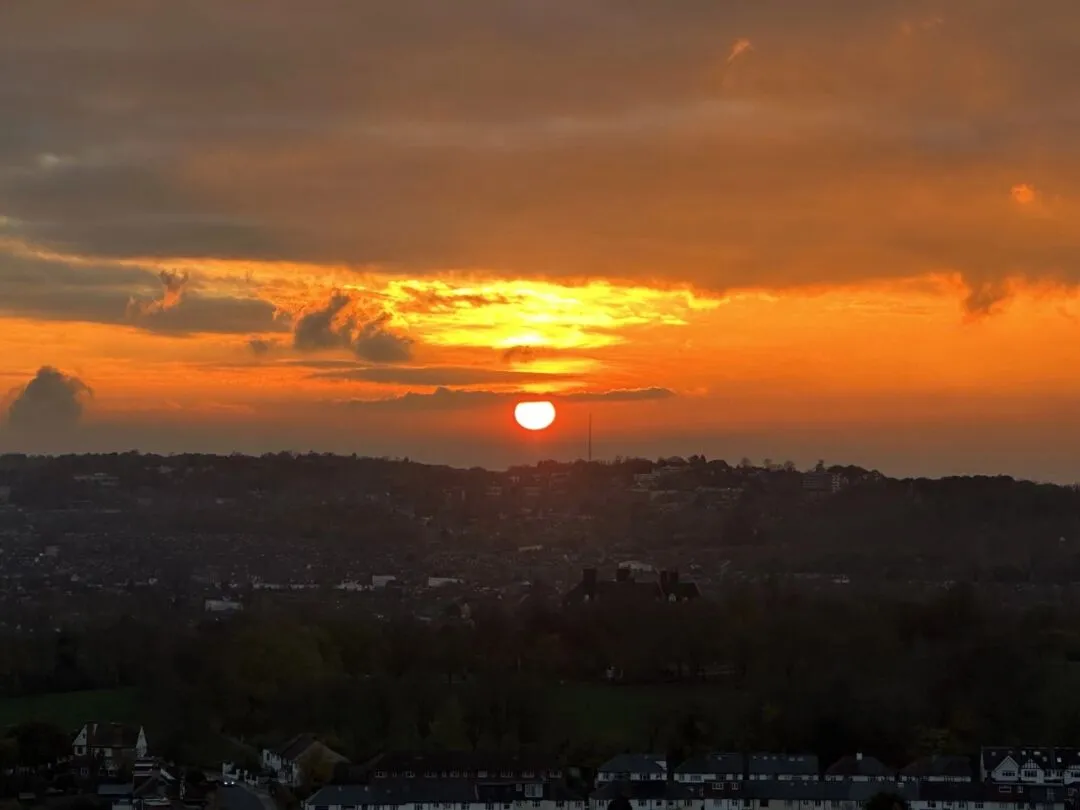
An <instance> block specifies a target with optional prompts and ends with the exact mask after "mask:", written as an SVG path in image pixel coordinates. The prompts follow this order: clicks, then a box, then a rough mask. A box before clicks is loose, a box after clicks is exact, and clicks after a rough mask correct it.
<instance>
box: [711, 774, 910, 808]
mask: <svg viewBox="0 0 1080 810" xmlns="http://www.w3.org/2000/svg"><path fill="white" fill-rule="evenodd" d="M882 787H883V786H882V784H881V783H880V782H877V783H875V782H853V781H849V780H842V781H836V782H819V781H810V780H802V779H758V780H747V781H744V782H735V783H727V782H725V783H721V784H719V785H715V786H713V785H709V786H706V788H705V796H706V797H707V798H730V799H775V800H778V801H799V802H801V801H827V802H859V803H863V802H865V801H866V800H867V799H870V798H871V797H873V796H875V795H876V794H878V793H880V792H881V791H882ZM888 791H889V792H890V793H897V794H899V795H900V796H902V797H903V798H904V799H906V800H908V801H912V800H914V799H916V798H918V797H919V785H918V784H917V783H914V782H902V783H899V784H896V785H889V786H888Z"/></svg>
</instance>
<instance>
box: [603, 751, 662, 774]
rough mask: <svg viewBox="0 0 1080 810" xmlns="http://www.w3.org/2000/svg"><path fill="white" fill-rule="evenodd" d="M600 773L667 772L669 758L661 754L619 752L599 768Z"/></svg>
mask: <svg viewBox="0 0 1080 810" xmlns="http://www.w3.org/2000/svg"><path fill="white" fill-rule="evenodd" d="M597 771H599V772H600V773H652V774H666V773H667V760H666V759H665V758H664V757H663V756H661V755H659V754H619V755H618V756H614V757H612V758H611V759H609V760H608V761H607V762H605V763H604V764H603V765H601V766H600V767H599V768H597Z"/></svg>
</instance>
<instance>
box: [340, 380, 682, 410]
mask: <svg viewBox="0 0 1080 810" xmlns="http://www.w3.org/2000/svg"><path fill="white" fill-rule="evenodd" d="M523 396H529V397H530V398H534V399H535V398H543V399H549V400H552V401H553V402H556V403H558V402H567V403H573V402H581V403H584V402H592V403H605V402H609V403H617V402H643V401H647V400H662V399H670V398H672V397H674V396H675V392H674V391H672V390H670V389H667V388H636V389H616V390H611V391H578V392H572V393H566V394H543V395H541V394H528V395H524V394H522V393H521V392H512V393H511V392H502V391H475V390H462V389H457V388H448V387H445V386H440V387H438V388H436V389H435V390H434V391H431V392H430V393H418V392H415V391H410V392H408V393H406V394H402V395H401V396H396V397H388V398H385V399H355V400H349V401H347V402H345V403H344V404H345V405H347V406H348V407H350V408H358V409H372V410H391V411H393V410H440V409H447V410H449V409H459V408H472V407H483V406H486V405H491V404H495V403H498V402H503V401H513V400H519V399H521V398H522V397H523Z"/></svg>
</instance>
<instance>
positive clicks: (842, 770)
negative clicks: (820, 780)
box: [825, 752, 895, 782]
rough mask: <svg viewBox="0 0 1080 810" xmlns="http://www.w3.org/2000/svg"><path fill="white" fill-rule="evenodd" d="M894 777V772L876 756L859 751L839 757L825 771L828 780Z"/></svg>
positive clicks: (855, 780)
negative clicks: (865, 754) (869, 755)
mask: <svg viewBox="0 0 1080 810" xmlns="http://www.w3.org/2000/svg"><path fill="white" fill-rule="evenodd" d="M894 778H895V772H894V771H893V770H892V768H889V767H887V766H886V765H885V764H884V763H883V762H882V761H881V760H880V759H877V758H876V757H868V756H864V755H863V754H862V753H861V752H860V753H858V754H854V755H849V756H846V757H841V758H840V759H838V760H837V761H836V762H834V763H833V764H832V765H830V766H829V767H828V769H827V770H826V771H825V780H826V781H829V782H833V781H839V780H843V779H847V780H850V781H853V782H889V781H892V780H893V779H894Z"/></svg>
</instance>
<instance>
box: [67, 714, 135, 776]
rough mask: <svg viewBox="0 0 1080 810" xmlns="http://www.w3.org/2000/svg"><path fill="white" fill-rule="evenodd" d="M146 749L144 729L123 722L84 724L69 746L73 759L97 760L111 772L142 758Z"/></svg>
mask: <svg viewBox="0 0 1080 810" xmlns="http://www.w3.org/2000/svg"><path fill="white" fill-rule="evenodd" d="M147 750H148V746H147V743H146V732H145V731H144V730H143V727H142V726H133V725H128V724H125V723H96V722H91V723H86V724H85V725H83V727H82V729H80V731H79V733H78V734H76V735H75V739H74V740H73V741H72V744H71V752H72V754H73V755H74V756H75V757H77V758H78V757H88V758H90V759H96V760H100V761H102V762H103V763H104V764H105V766H106V767H107V768H110V769H115V768H116V767H117V766H119V765H120V764H121V763H123V762H129V763H134V762H135V760H136V759H142V758H143V757H145V756H146V752H147Z"/></svg>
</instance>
